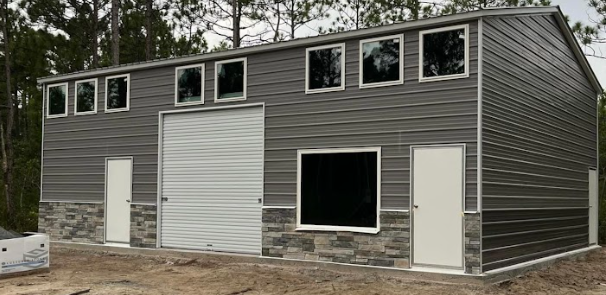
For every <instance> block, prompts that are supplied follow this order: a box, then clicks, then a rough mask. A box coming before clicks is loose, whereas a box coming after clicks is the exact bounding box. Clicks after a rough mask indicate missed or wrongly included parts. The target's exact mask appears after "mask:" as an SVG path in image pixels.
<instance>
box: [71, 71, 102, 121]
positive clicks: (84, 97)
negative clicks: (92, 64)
mask: <svg viewBox="0 0 606 295" xmlns="http://www.w3.org/2000/svg"><path fill="white" fill-rule="evenodd" d="M74 113H75V114H76V115H87V114H96V113H97V79H90V80H83V81H78V82H76V101H75V107H74Z"/></svg>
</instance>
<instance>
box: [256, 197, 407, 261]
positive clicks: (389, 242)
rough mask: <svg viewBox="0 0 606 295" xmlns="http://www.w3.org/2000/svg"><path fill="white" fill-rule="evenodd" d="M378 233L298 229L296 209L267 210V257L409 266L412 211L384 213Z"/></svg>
mask: <svg viewBox="0 0 606 295" xmlns="http://www.w3.org/2000/svg"><path fill="white" fill-rule="evenodd" d="M380 221H381V231H380V232H379V233H377V234H365V233H352V232H334V231H304V232H301V231H295V226H296V209H283V208H271V209H269V208H266V209H263V253H262V255H263V256H267V257H279V258H287V259H299V260H312V261H329V262H338V263H349V264H360V265H373V266H386V267H395V268H408V267H409V263H408V257H409V253H410V251H409V249H410V244H409V235H410V234H409V230H410V225H409V215H408V212H395V211H394V212H391V211H390V212H381V216H380Z"/></svg>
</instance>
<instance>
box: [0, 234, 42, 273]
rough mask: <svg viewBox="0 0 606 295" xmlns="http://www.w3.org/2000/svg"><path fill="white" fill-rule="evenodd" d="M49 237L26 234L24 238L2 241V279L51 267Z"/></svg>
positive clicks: (0, 264)
mask: <svg viewBox="0 0 606 295" xmlns="http://www.w3.org/2000/svg"><path fill="white" fill-rule="evenodd" d="M49 250H50V245H49V240H48V236H47V235H44V234H38V233H25V234H24V236H23V237H19V238H12V239H5V240H0V277H2V276H4V275H7V274H13V273H19V272H28V271H34V270H44V269H48V267H49Z"/></svg>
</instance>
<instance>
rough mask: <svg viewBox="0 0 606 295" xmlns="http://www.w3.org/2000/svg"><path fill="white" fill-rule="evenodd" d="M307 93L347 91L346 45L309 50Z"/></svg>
mask: <svg viewBox="0 0 606 295" xmlns="http://www.w3.org/2000/svg"><path fill="white" fill-rule="evenodd" d="M306 54H307V55H306V64H307V65H306V68H305V76H306V77H305V93H319V92H329V91H340V90H345V44H337V45H327V46H320V47H314V48H307V53H306Z"/></svg>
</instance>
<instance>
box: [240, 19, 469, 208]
mask: <svg viewBox="0 0 606 295" xmlns="http://www.w3.org/2000/svg"><path fill="white" fill-rule="evenodd" d="M470 33H471V34H470V40H471V42H470V43H471V49H470V56H471V64H470V71H471V75H470V77H469V78H466V79H459V80H451V81H441V82H431V83H419V82H418V65H419V64H418V46H419V43H418V41H419V40H418V39H419V37H418V34H419V32H418V31H410V32H405V33H404V84H403V85H397V86H389V87H382V88H374V89H359V88H358V84H359V80H358V78H359V40H352V41H348V42H346V44H345V46H346V70H345V73H346V90H345V91H339V92H330V93H321V94H313V95H305V94H304V92H302V91H298V89H301V88H303V87H304V83H305V75H304V72H305V67H304V65H305V48H301V49H296V50H289V51H287V52H285V53H284V54H285V55H287V56H288V57H289V58H286V59H283V58H282V55H275V56H269V55H268V56H263V57H262V58H259V59H257V58H255V59H251V58H249V72H250V73H259V72H261V73H262V74H258V75H257V74H250V76H249V81H250V82H249V92H250V93H251V94H252V93H260V95H261V96H263V97H266V98H268V100H267V101H266V102H267V105H266V144H265V150H266V155H265V161H266V163H265V204H266V205H276V206H293V205H295V204H296V182H297V178H296V177H297V174H296V167H297V166H296V155H297V149H303V148H306V149H308V148H338V147H366V146H381V147H382V189H381V192H382V201H381V202H382V207H383V208H384V209H408V207H409V190H410V189H409V187H410V171H409V170H410V146H411V145H418V144H441V143H467V144H468V154H467V167H466V171H467V198H466V200H467V201H466V203H467V209H469V210H475V208H476V199H477V189H476V179H477V177H476V175H477V172H476V163H477V162H476V153H477V151H476V137H477V133H476V132H477V131H476V129H477V24H476V23H472V24H470ZM271 81H275V82H276V83H274V84H272V85H271V86H270V87H267V85H266V83H267V82H271ZM274 97H275V98H276V99H269V98H274ZM278 98H279V99H278Z"/></svg>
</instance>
